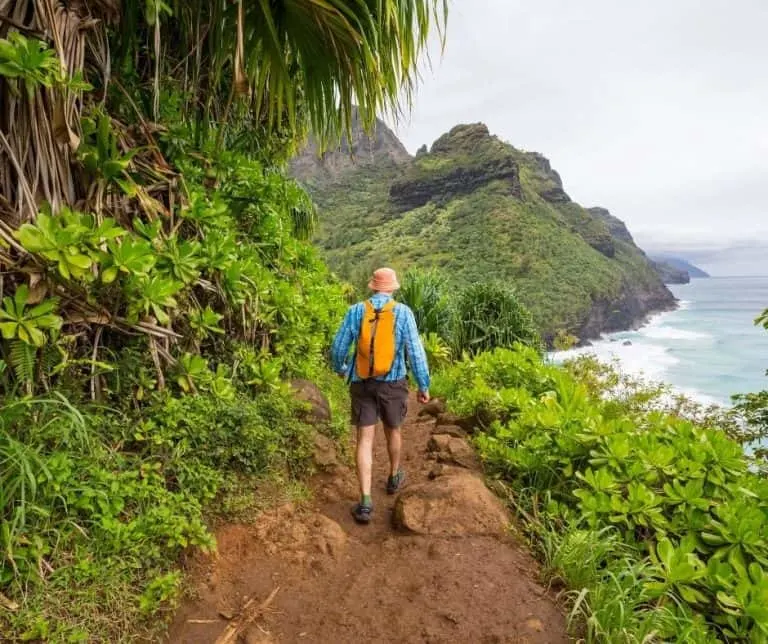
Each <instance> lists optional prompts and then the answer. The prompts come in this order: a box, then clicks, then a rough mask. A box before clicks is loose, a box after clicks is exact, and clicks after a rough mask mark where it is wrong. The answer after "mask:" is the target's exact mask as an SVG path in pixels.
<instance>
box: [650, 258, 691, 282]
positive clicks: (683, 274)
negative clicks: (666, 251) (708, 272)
mask: <svg viewBox="0 0 768 644" xmlns="http://www.w3.org/2000/svg"><path fill="white" fill-rule="evenodd" d="M651 263H652V264H653V267H654V268H655V269H656V272H657V273H658V274H659V275H660V276H661V281H662V282H664V283H665V284H688V283H689V282H690V281H691V276H690V275H689V274H688V271H686V270H683V269H681V268H677V267H676V266H672V264H668V263H667V262H660V261H654V260H651Z"/></svg>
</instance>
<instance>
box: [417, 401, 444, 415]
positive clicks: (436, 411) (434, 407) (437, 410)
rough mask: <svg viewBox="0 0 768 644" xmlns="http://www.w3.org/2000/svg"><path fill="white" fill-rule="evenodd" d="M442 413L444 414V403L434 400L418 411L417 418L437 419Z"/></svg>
mask: <svg viewBox="0 0 768 644" xmlns="http://www.w3.org/2000/svg"><path fill="white" fill-rule="evenodd" d="M443 412H445V403H444V402H443V401H442V400H440V399H439V398H435V399H434V400H431V401H430V402H428V403H427V404H426V405H424V406H423V407H422V408H421V409H420V410H419V416H433V417H435V418H437V417H438V416H439V415H440V414H442V413H443Z"/></svg>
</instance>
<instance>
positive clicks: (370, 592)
mask: <svg viewBox="0 0 768 644" xmlns="http://www.w3.org/2000/svg"><path fill="white" fill-rule="evenodd" d="M411 407H412V412H411V413H410V414H409V417H408V420H407V422H406V425H405V427H404V430H403V467H404V468H405V470H406V472H407V475H408V480H407V481H406V486H405V488H404V489H405V490H410V492H409V496H410V497H413V496H414V495H418V489H419V488H423V489H424V490H427V491H428V492H427V494H426V496H423V497H422V498H421V499H418V500H417V501H418V502H419V503H421V504H422V505H423V506H424V507H425V508H426V509H425V510H424V511H423V512H422V511H421V510H419V509H418V507H417V508H416V510H409V512H411V514H412V513H413V512H414V511H415V512H417V513H418V512H422V514H424V513H429V512H431V515H430V516H431V518H429V521H430V522H431V523H429V525H430V526H432V527H434V526H435V515H436V512H435V508H436V506H435V505H434V504H435V503H439V502H445V499H443V500H442V501H440V500H439V499H438V500H437V501H435V500H434V499H435V498H438V497H445V496H446V495H445V493H444V492H440V489H441V485H442V484H441V479H442V476H445V477H446V479H445V480H446V481H450V482H451V483H450V486H449V487H448V488H445V489H456V486H457V480H459V481H460V480H463V479H461V477H467V476H470V475H471V473H470V472H469V471H468V470H466V469H463V468H458V467H453V466H450V465H438V466H436V458H437V457H436V456H435V454H434V449H433V451H432V452H430V451H428V450H427V444H428V442H429V439H430V438H431V434H432V431H433V428H434V421H433V420H432V419H429V420H427V419H423V418H422V419H420V418H417V417H416V414H415V411H416V409H415V408H416V404H415V401H412V404H411ZM433 448H434V441H433ZM436 467H437V468H443V469H445V470H449V471H448V473H447V474H445V475H441V476H438V477H437V478H436V479H435V480H433V481H432V480H431V478H430V472H432V478H434V476H435V471H434V470H435V468H436ZM386 476H387V452H386V445H385V442H384V437H383V432H380V433H379V435H378V436H377V441H376V453H375V464H374V492H373V499H374V506H375V510H374V515H373V520H372V522H371V524H370V525H367V526H359V525H356V524H355V523H354V521H353V520H352V517H351V515H350V507H351V505H352V504H353V502H354V501H355V499H356V495H357V493H356V482H355V476H354V472H353V471H352V470H351V469H349V468H347V467H345V466H339V467H336V468H335V471H333V472H332V473H324V474H320V475H318V476H317V477H316V478H315V480H314V481H313V489H314V492H315V502H314V507H312V508H309V509H306V508H305V509H296V508H294V507H293V506H283V507H281V508H277V509H275V510H273V511H270V512H267V513H265V514H263V515H262V516H261V517H260V518H259V519H258V520H257V521H256V523H255V524H253V525H229V526H226V527H223V528H222V529H220V530H219V531H218V532H217V540H218V554H217V555H216V556H215V557H212V558H205V557H197V558H195V560H194V561H193V562H192V564H191V565H190V573H191V575H192V579H193V580H194V582H195V586H196V592H195V595H196V596H195V597H194V598H192V599H190V600H188V601H187V602H186V603H184V604H183V605H182V606H181V608H180V609H179V611H178V612H177V614H176V616H175V619H174V621H173V623H172V626H171V630H170V636H169V642H171V643H173V644H176V643H179V644H181V643H188V644H192V643H195V644H197V643H214V642H217V640H219V638H221V637H222V635H223V634H225V631H226V629H227V628H228V627H229V632H233V631H234V630H236V629H235V626H237V625H239V624H241V623H243V622H248V624H247V626H246V627H245V628H242V629H239V635H238V637H237V638H233V639H231V641H232V642H236V641H239V642H245V643H249V644H257V643H260V644H268V643H270V644H271V643H277V642H280V643H283V642H285V643H288V642H312V643H325V642H329V643H331V642H333V643H337V642H350V643H352V642H430V643H438V642H467V643H479V644H486V643H487V644H491V643H494V644H495V643H499V644H502V643H504V644H506V643H512V642H516V643H523V642H528V643H531V644H533V643H537V644H538V643H541V644H545V643H546V644H556V643H558V642H568V641H569V639H568V637H567V635H566V629H565V619H564V617H563V614H562V612H561V611H560V610H559V608H558V607H557V605H556V604H555V602H554V601H553V599H552V598H551V597H550V595H549V594H548V593H547V592H546V590H545V589H544V588H543V587H542V586H541V585H540V584H539V583H538V582H537V581H536V579H537V568H536V564H535V562H534V561H533V559H532V558H531V556H530V555H529V554H528V553H527V552H526V550H525V549H524V548H523V547H522V546H520V545H519V544H518V543H517V542H516V541H515V540H514V539H513V538H512V537H511V536H510V534H509V533H508V532H505V531H503V530H497V534H489V530H488V525H498V521H496V523H493V517H494V516H496V518H498V514H497V515H494V514H493V513H494V512H496V513H500V510H499V508H498V507H496V506H494V507H491V508H490V509H488V508H487V506H488V503H489V502H488V501H487V500H485V501H484V503H485V506H486V510H488V512H490V515H489V516H490V517H491V518H490V519H488V520H486V521H485V523H483V521H482V518H480V519H478V521H479V522H480V523H483V525H482V529H480V530H477V531H474V532H473V530H472V528H471V525H473V524H471V525H470V526H469V528H466V526H465V528H461V527H460V524H461V523H462V522H461V521H459V522H458V523H456V522H455V520H454V519H452V521H454V522H453V523H451V524H450V525H449V526H448V528H447V529H445V530H442V528H443V527H445V526H440V525H437V526H436V528H435V530H433V531H432V532H431V533H428V534H415V533H414V532H412V531H410V532H406V531H404V529H403V528H402V527H401V528H400V529H399V530H396V529H395V528H393V521H392V519H393V516H392V515H393V510H394V507H395V502H396V499H397V496H387V494H386V492H385V490H384V485H385V481H386ZM458 485H459V487H461V485H460V483H459V484H458ZM430 486H434V487H430ZM451 486H453V487H451ZM414 488H416V489H414ZM472 489H474V488H472V487H471V486H469V487H467V488H466V489H465V490H472ZM430 490H431V492H429V491H430ZM436 490H437V491H438V493H437V494H435V491H436ZM476 491H477V490H475V492H476ZM482 491H483V492H484V491H485V490H482ZM467 496H468V493H467V492H466V491H465V492H464V494H463V497H467ZM475 496H477V495H476V494H475V493H473V498H474V497H475ZM404 499H405V495H404ZM448 502H449V503H451V506H452V508H451V511H452V513H453V514H454V515H457V508H456V507H455V503H452V502H451V500H450V499H449V500H448ZM470 502H471V499H470ZM491 503H495V500H494V501H492V502H491ZM400 505H401V506H402V505H403V503H402V502H401V504H400ZM470 510H471V511H473V512H475V511H481V510H483V509H482V508H481V509H480V510H476V508H470ZM437 514H438V519H437V520H438V522H439V512H438V513H437ZM458 514H459V515H460V514H461V509H459V510H458ZM501 517H502V518H503V515H501ZM422 518H423V517H422ZM489 521H490V523H489ZM464 523H467V522H466V521H465V522H464ZM400 525H402V523H401V524H400ZM457 525H458V526H459V528H457V527H456V526H457ZM478 525H479V523H478ZM430 530H431V528H430ZM456 530H459V532H461V531H462V530H464V534H461V536H456V534H457V532H456ZM492 532H493V530H491V533H492ZM275 589H278V590H277V593H276V594H275V595H273V596H272V597H270V596H271V595H272V594H273V592H274V591H275ZM270 599H271V601H270ZM249 600H251V604H250V605H249V608H248V610H247V611H243V607H244V606H245V605H246V604H247V603H248V601H249ZM242 613H247V615H245V616H244V615H243V614H242Z"/></svg>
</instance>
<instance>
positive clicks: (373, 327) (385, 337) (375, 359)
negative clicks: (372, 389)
mask: <svg viewBox="0 0 768 644" xmlns="http://www.w3.org/2000/svg"><path fill="white" fill-rule="evenodd" d="M394 361H395V302H394V300H390V301H389V302H387V303H386V304H385V305H384V306H383V307H382V308H381V309H379V310H378V311H377V310H376V309H375V308H374V307H373V304H372V303H371V302H370V301H366V302H365V311H364V312H363V321H362V322H361V323H360V334H359V336H358V338H357V356H356V359H355V366H356V370H357V375H358V376H359V377H360V378H362V379H363V380H367V379H369V378H380V377H381V376H386V375H387V374H388V373H389V372H390V370H391V369H392V363H394Z"/></svg>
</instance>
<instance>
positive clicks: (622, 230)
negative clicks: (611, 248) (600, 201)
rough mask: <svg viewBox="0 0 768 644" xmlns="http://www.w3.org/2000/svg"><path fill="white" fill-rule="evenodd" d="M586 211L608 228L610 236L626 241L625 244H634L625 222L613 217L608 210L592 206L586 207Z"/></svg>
mask: <svg viewBox="0 0 768 644" xmlns="http://www.w3.org/2000/svg"><path fill="white" fill-rule="evenodd" d="M587 212H588V213H589V214H590V215H592V216H593V217H595V218H596V219H599V220H600V221H602V222H603V224H605V227H606V228H607V229H608V232H609V233H610V234H611V237H613V238H614V239H618V240H619V241H623V242H626V243H627V244H632V245H633V246H634V245H635V240H634V239H632V235H631V234H630V232H629V229H628V228H627V226H626V224H625V223H624V222H623V221H621V219H619V218H618V217H614V216H613V215H612V214H611V213H610V211H608V210H607V209H605V208H600V207H594V208H587Z"/></svg>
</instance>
